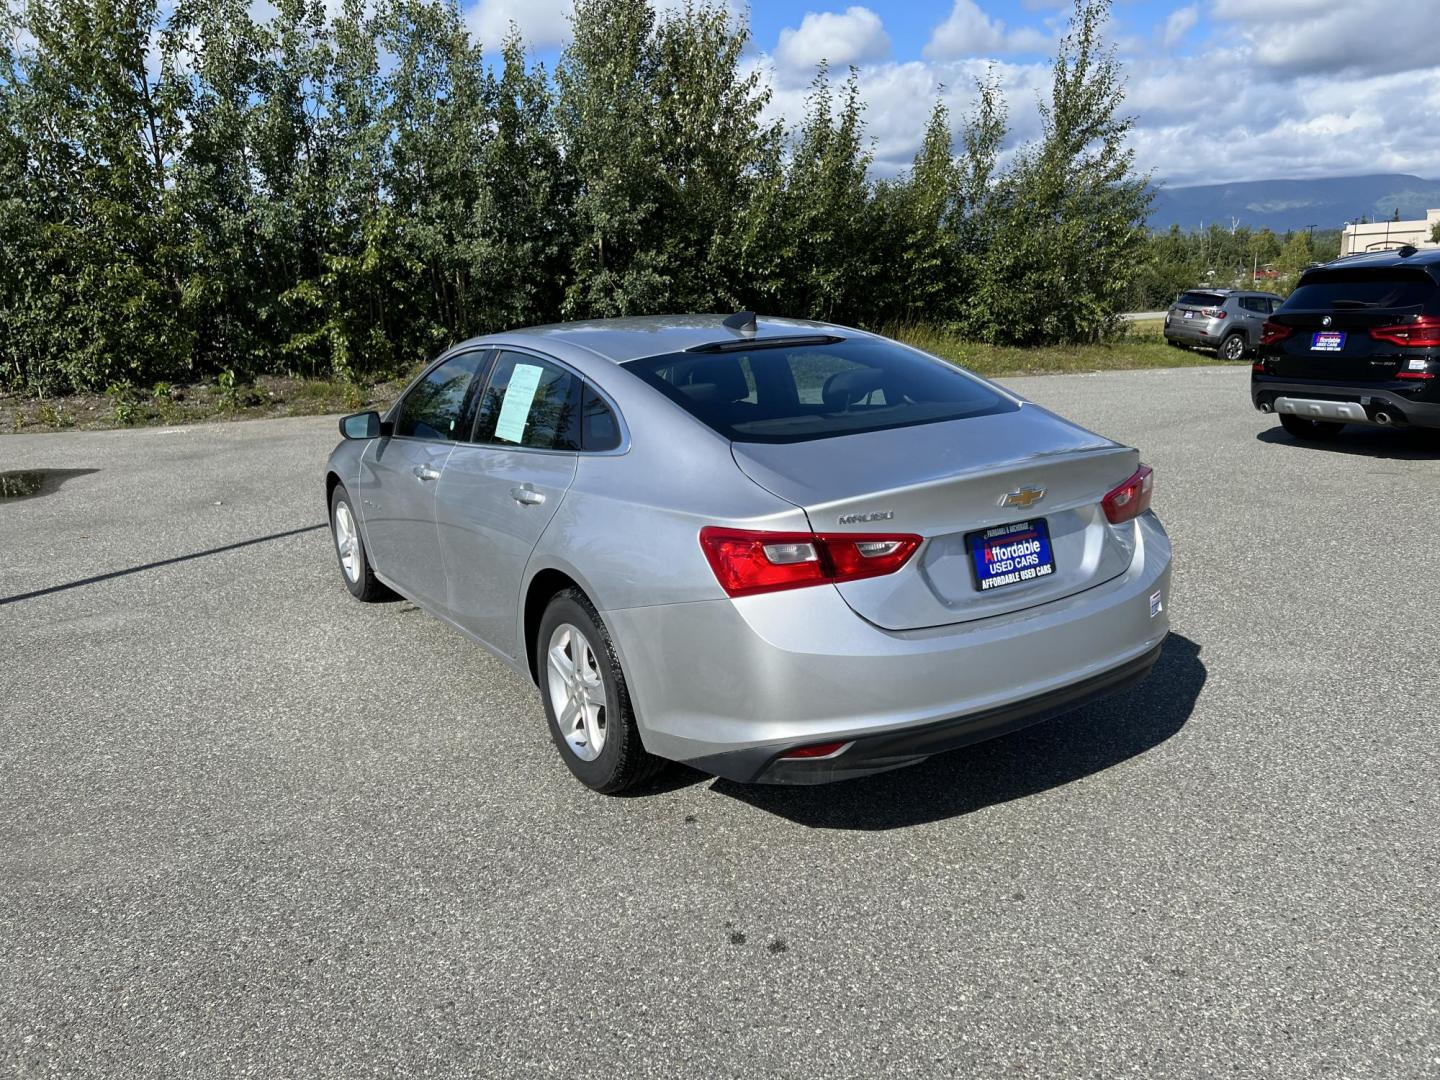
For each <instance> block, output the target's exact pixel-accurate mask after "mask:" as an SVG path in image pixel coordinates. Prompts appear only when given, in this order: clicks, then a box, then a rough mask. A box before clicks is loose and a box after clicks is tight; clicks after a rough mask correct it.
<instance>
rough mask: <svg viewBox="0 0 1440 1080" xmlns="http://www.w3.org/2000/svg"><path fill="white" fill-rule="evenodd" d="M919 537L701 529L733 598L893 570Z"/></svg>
mask: <svg viewBox="0 0 1440 1080" xmlns="http://www.w3.org/2000/svg"><path fill="white" fill-rule="evenodd" d="M920 541H921V538H920V537H918V536H911V535H909V534H908V533H893V534H889V533H887V534H883V535H881V534H870V533H867V534H863V535H862V534H859V533H836V534H832V535H827V536H819V535H817V534H815V533H785V532H762V531H760V530H755V529H724V528H720V527H718V526H714V525H707V526H706V527H705V528H703V529H701V530H700V550H702V551H703V552H704V553H705V558H706V560H707V561H709V563H710V569H712V570H713V571H715V579H716V580H717V581H719V582H720V587H721V588H722V589H724V590H725V592H726V594H727V595H729V596H750V595H752V594H754V593H763V592H775V591H777V590H779V589H799V588H803V587H804V586H807V585H828V584H838V583H840V582H842V581H856V580H858V579H860V578H868V577H879V576H880V575H882V574H893V573H894V572H895V571H896V570H899V569H900V567H902V566H904V565H905V564H906V563H907V562H908V561H909V560H910V556H911V555H914V554H915V549H916V548H918V547H919V546H920Z"/></svg>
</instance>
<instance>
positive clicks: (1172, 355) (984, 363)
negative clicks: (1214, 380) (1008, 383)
mask: <svg viewBox="0 0 1440 1080" xmlns="http://www.w3.org/2000/svg"><path fill="white" fill-rule="evenodd" d="M1122 329H1123V333H1122V334H1121V336H1120V337H1118V338H1116V339H1115V340H1114V341H1107V342H1104V343H1102V344H1098V345H1041V346H1035V347H1032V348H1016V347H1013V346H1009V345H986V344H983V343H981V342H975V341H966V340H964V339H962V338H959V337H956V336H955V335H954V334H950V333H946V332H945V331H944V330H937V329H935V328H933V327H926V326H918V327H892V328H890V329H889V330H887V331H886V333H888V334H889V335H890V336H891V337H895V338H898V339H899V340H901V341H903V342H905V343H906V344H909V345H914V346H915V347H916V348H917V349H924V350H925V351H926V352H930V353H934V354H935V355H936V356H940V357H943V358H945V359H946V360H949V361H950V362H951V363H954V364H959V365H960V366H961V367H966V368H969V369H970V370H971V371H974V372H977V373H978V374H981V375H986V376H998V375H1059V374H1064V373H1067V372H1069V373H1074V372H1088V371H1129V370H1132V369H1135V368H1172V367H1193V366H1194V365H1196V364H1215V363H1219V362H1220V361H1218V360H1217V359H1216V357H1215V354H1214V353H1204V352H1194V351H1192V350H1190V349H1177V348H1174V347H1173V346H1170V345H1167V344H1165V338H1164V334H1163V331H1164V322H1163V321H1162V320H1160V319H1148V320H1144V321H1141V322H1131V323H1126V324H1124V326H1123V328H1122Z"/></svg>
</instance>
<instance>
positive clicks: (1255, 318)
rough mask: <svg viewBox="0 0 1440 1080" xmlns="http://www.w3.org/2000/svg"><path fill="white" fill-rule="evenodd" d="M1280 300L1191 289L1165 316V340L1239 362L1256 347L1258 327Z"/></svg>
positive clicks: (1260, 294) (1262, 295) (1270, 296)
mask: <svg viewBox="0 0 1440 1080" xmlns="http://www.w3.org/2000/svg"><path fill="white" fill-rule="evenodd" d="M1283 302H1284V301H1283V300H1282V298H1281V297H1279V296H1276V295H1275V294H1274V293H1267V292H1246V291H1244V290H1240V289H1191V290H1190V291H1189V292H1183V293H1181V294H1180V296H1179V297H1178V298H1177V299H1176V300H1175V303H1173V304H1171V305H1170V310H1169V311H1167V312H1166V313H1165V340H1166V341H1168V342H1169V343H1170V344H1171V345H1175V346H1179V347H1181V348H1187V347H1199V348H1205V349H1214V350H1215V351H1216V352H1218V353H1219V354H1220V356H1221V357H1222V358H1224V359H1226V360H1240V359H1242V358H1243V357H1245V356H1247V355H1248V354H1250V353H1251V352H1253V351H1254V349H1255V348H1256V346H1258V345H1259V344H1260V335H1261V332H1262V330H1261V328H1262V327H1263V326H1264V325H1265V320H1266V319H1268V318H1269V317H1270V314H1271V312H1273V311H1274V310H1275V309H1276V308H1278V307H1279V306H1280V305H1281V304H1282V303H1283Z"/></svg>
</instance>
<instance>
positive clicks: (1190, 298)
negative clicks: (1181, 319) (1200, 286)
mask: <svg viewBox="0 0 1440 1080" xmlns="http://www.w3.org/2000/svg"><path fill="white" fill-rule="evenodd" d="M1175 303H1177V304H1179V305H1180V306H1181V307H1223V306H1224V305H1225V297H1223V296H1219V295H1217V294H1216V293H1207V292H1187V293H1181V294H1180V299H1179V300H1176V301H1175Z"/></svg>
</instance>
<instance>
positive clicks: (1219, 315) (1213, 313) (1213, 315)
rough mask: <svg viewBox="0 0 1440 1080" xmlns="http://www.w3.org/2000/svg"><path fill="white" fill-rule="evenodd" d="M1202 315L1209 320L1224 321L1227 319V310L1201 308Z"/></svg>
mask: <svg viewBox="0 0 1440 1080" xmlns="http://www.w3.org/2000/svg"><path fill="white" fill-rule="evenodd" d="M1200 314H1201V315H1204V316H1205V317H1206V318H1207V319H1223V318H1224V317H1225V309H1224V308H1222V307H1207V308H1201V309H1200Z"/></svg>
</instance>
